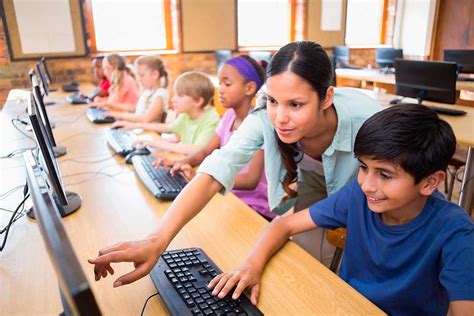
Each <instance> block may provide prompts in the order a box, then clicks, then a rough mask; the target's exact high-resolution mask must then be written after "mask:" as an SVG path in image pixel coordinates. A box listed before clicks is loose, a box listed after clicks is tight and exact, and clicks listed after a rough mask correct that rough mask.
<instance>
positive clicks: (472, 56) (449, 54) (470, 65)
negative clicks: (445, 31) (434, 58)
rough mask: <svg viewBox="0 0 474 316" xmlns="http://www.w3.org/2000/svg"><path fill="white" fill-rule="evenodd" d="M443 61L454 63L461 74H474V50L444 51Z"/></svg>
mask: <svg viewBox="0 0 474 316" xmlns="http://www.w3.org/2000/svg"><path fill="white" fill-rule="evenodd" d="M444 61H450V62H454V63H456V64H457V66H458V70H459V72H461V73H471V74H472V73H474V49H445V50H444Z"/></svg>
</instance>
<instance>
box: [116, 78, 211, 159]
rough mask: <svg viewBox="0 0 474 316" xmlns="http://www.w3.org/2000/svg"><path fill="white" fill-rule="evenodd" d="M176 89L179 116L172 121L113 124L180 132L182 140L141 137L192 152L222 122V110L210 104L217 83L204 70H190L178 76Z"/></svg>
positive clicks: (157, 144)
mask: <svg viewBox="0 0 474 316" xmlns="http://www.w3.org/2000/svg"><path fill="white" fill-rule="evenodd" d="M173 92H174V96H173V98H172V99H171V102H172V103H173V108H174V110H175V111H176V113H177V114H178V116H177V117H176V119H175V120H174V121H172V122H171V123H138V122H128V121H116V122H115V123H114V124H113V125H112V128H119V127H120V128H123V129H134V128H143V129H146V130H152V131H156V132H158V133H174V134H176V135H177V136H178V138H179V143H176V142H171V141H167V140H163V139H162V140H159V141H153V142H148V141H140V142H141V144H142V145H143V146H148V147H154V148H156V149H158V150H163V151H173V152H177V153H182V154H190V153H192V152H193V151H196V150H199V149H201V148H202V147H204V146H205V145H206V144H207V142H208V141H209V140H210V139H211V138H212V136H213V135H214V130H215V129H216V126H217V124H218V123H219V114H217V112H216V111H215V109H214V108H212V107H208V104H209V102H210V100H211V99H212V96H213V95H214V86H213V85H212V82H211V80H210V79H209V78H208V77H207V76H206V75H205V74H204V73H201V72H197V71H190V72H185V73H183V74H181V75H179V76H178V78H176V81H175V83H174V86H173Z"/></svg>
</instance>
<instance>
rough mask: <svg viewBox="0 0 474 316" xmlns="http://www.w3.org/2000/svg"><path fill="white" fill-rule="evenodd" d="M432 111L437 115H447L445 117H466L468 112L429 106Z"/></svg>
mask: <svg viewBox="0 0 474 316" xmlns="http://www.w3.org/2000/svg"><path fill="white" fill-rule="evenodd" d="M428 107H429V108H430V109H432V110H433V111H435V112H436V113H439V114H445V115H452V116H460V115H465V114H466V113H467V112H466V111H463V110H456V109H447V108H442V107H438V106H428Z"/></svg>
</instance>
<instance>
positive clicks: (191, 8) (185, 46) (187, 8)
mask: <svg viewBox="0 0 474 316" xmlns="http://www.w3.org/2000/svg"><path fill="white" fill-rule="evenodd" d="M180 3H181V7H180V12H181V43H182V50H183V52H205V51H215V50H224V49H225V50H236V49H237V0H199V1H196V0H181V1H180Z"/></svg>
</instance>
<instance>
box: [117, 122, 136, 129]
mask: <svg viewBox="0 0 474 316" xmlns="http://www.w3.org/2000/svg"><path fill="white" fill-rule="evenodd" d="M112 128H121V129H123V130H126V131H128V130H131V129H134V128H135V123H133V122H127V121H115V122H114V123H113V124H112Z"/></svg>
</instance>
